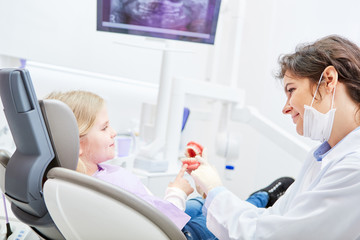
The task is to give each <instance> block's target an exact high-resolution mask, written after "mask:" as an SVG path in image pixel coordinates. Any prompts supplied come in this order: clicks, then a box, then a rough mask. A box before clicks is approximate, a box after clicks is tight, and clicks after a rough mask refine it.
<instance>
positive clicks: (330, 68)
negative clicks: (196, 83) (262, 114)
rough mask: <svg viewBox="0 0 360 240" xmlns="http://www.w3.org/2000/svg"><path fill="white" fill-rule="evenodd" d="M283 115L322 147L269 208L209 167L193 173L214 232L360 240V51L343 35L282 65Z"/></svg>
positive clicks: (329, 38) (288, 58)
mask: <svg viewBox="0 0 360 240" xmlns="http://www.w3.org/2000/svg"><path fill="white" fill-rule="evenodd" d="M279 64H280V71H279V73H278V75H277V77H279V78H281V79H283V85H284V90H285V93H286V96H287V101H286V104H285V106H284V108H283V113H284V114H288V115H290V116H291V117H292V120H293V122H294V124H295V125H296V131H297V133H298V134H299V135H303V136H305V137H309V138H311V139H313V140H319V141H321V142H322V143H321V144H320V145H319V146H318V147H316V148H315V149H313V150H312V151H311V152H310V153H309V155H308V157H307V159H306V160H305V161H304V165H303V167H302V169H301V171H300V173H299V176H298V177H297V178H296V180H295V182H294V183H293V184H292V185H291V186H290V188H289V189H288V190H287V191H286V192H285V194H284V196H283V197H281V198H280V199H279V200H278V201H277V202H275V204H274V205H273V206H272V207H270V208H262V209H261V208H256V207H254V206H253V205H251V204H249V203H247V202H245V201H243V200H241V199H239V198H238V197H237V196H235V195H234V194H232V193H231V192H230V191H229V190H227V189H226V188H225V187H223V186H222V183H221V181H220V178H219V177H217V176H218V174H217V172H216V171H215V170H214V169H213V168H212V167H211V166H210V165H209V164H208V163H207V161H206V159H201V158H200V159H199V160H200V161H201V162H202V163H201V164H200V166H199V168H198V169H197V170H195V171H192V173H191V175H192V177H193V178H194V180H195V183H196V185H197V189H198V190H199V191H200V192H203V193H205V194H206V196H207V198H206V201H205V205H204V209H203V211H204V212H205V214H207V226H208V228H209V230H210V231H212V232H213V233H214V235H215V236H216V237H218V238H219V239H277V240H279V239H307V240H309V239H327V240H329V239H360V209H359V208H358V207H357V206H358V204H359V202H360V127H359V126H360V112H359V107H360V49H359V47H358V46H356V45H355V44H354V43H352V42H350V41H349V40H347V39H345V38H343V37H340V36H335V35H333V36H327V37H324V38H322V39H320V40H318V41H316V42H314V43H311V44H306V45H301V46H299V47H297V48H296V51H295V53H292V54H288V55H283V56H281V57H280V58H279Z"/></svg>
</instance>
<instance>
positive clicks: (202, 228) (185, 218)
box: [46, 91, 216, 239]
mask: <svg viewBox="0 0 360 240" xmlns="http://www.w3.org/2000/svg"><path fill="white" fill-rule="evenodd" d="M46 98H47V99H56V100H60V101H62V102H64V103H65V104H67V105H68V106H69V107H70V108H71V110H72V111H73V113H74V115H75V118H76V120H77V124H78V127H79V135H80V136H79V137H80V149H79V162H78V166H77V171H78V172H81V173H84V174H86V175H89V176H93V177H95V178H98V179H101V180H103V181H106V182H109V183H111V184H114V185H117V186H119V187H121V188H123V189H125V190H127V191H129V192H131V193H133V194H135V195H137V196H138V197H140V198H142V199H143V200H145V201H147V202H148V203H150V204H151V205H153V206H154V207H155V208H157V209H158V210H159V211H161V212H162V213H163V214H165V215H166V216H167V217H169V219H171V220H172V221H173V222H174V223H175V224H176V226H177V227H178V228H179V229H182V231H183V233H184V234H185V236H186V237H187V239H216V238H215V236H214V235H213V234H212V233H211V232H210V231H209V230H208V229H207V228H206V219H205V217H204V215H202V214H201V211H194V210H192V207H194V206H195V207H196V208H198V209H201V207H202V202H200V201H198V200H196V199H191V200H189V201H187V202H186V198H187V196H188V195H189V194H191V193H192V192H193V191H194V189H193V188H192V187H191V185H190V184H189V182H188V181H187V180H186V179H184V178H183V175H184V173H185V170H186V167H187V165H186V164H185V165H184V166H183V167H182V169H181V170H180V172H179V174H178V176H177V177H176V178H175V180H174V181H173V182H171V183H170V184H169V185H168V188H167V189H166V194H165V197H164V199H160V198H158V197H156V196H154V195H153V194H152V193H151V192H150V191H149V190H148V189H147V188H146V187H145V185H143V184H142V182H141V181H140V179H139V178H138V177H136V176H135V175H133V174H132V173H130V172H129V171H127V170H126V169H123V168H121V167H119V166H115V165H110V164H106V163H104V162H105V161H107V160H110V159H112V158H114V156H115V142H114V138H115V135H116V132H115V131H114V129H113V128H112V127H111V126H110V122H109V117H108V112H107V108H106V104H105V101H104V99H102V98H101V97H100V96H98V95H96V94H94V93H91V92H86V91H70V92H64V93H61V92H53V93H51V94H50V95H48V96H47V97H46ZM185 205H187V208H189V210H187V211H185V212H184V210H185ZM187 213H188V214H187ZM189 215H190V216H189Z"/></svg>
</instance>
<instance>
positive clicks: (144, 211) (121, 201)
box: [44, 168, 186, 240]
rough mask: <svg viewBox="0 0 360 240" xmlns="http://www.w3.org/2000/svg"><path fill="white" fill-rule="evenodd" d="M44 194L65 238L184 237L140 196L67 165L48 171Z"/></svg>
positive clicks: (177, 238) (167, 219) (158, 239)
mask: <svg viewBox="0 0 360 240" xmlns="http://www.w3.org/2000/svg"><path fill="white" fill-rule="evenodd" d="M44 197H45V201H46V204H47V206H48V209H49V212H50V214H51V217H52V218H53V219H54V221H55V222H56V224H57V226H58V227H59V229H60V230H61V232H62V233H63V235H64V236H65V238H66V239H84V240H87V239H115V238H116V239H154V240H161V239H176V240H181V239H186V238H185V236H184V234H183V233H182V232H181V231H180V230H179V229H178V228H177V227H176V225H175V224H174V223H173V222H172V221H171V220H170V219H169V218H168V217H166V216H165V215H164V214H162V213H161V212H160V211H158V210H157V209H156V208H154V207H153V206H152V205H150V204H148V203H147V202H145V201H143V200H142V199H140V198H138V197H136V196H135V195H133V194H131V193H128V192H127V191H125V190H122V189H120V188H118V187H117V186H114V185H112V184H109V183H106V182H104V181H101V180H98V179H96V178H93V177H90V176H87V175H84V174H81V173H77V172H74V171H70V170H68V169H64V168H53V169H51V170H50V171H49V173H48V180H47V181H46V182H45V185H44Z"/></svg>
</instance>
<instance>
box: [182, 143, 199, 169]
mask: <svg viewBox="0 0 360 240" xmlns="http://www.w3.org/2000/svg"><path fill="white" fill-rule="evenodd" d="M203 149H204V148H203V147H202V146H201V145H200V144H198V143H196V142H189V143H188V144H187V145H186V148H185V156H186V159H183V160H182V162H183V164H187V165H188V167H187V170H190V171H193V170H196V169H197V168H198V167H199V166H200V162H199V161H198V160H197V159H196V158H195V157H196V156H200V157H202V153H203Z"/></svg>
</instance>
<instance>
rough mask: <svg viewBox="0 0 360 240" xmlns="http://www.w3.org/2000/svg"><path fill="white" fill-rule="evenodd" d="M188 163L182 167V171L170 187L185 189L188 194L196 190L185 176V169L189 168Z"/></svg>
mask: <svg viewBox="0 0 360 240" xmlns="http://www.w3.org/2000/svg"><path fill="white" fill-rule="evenodd" d="M187 167H188V166H187V164H184V165H183V166H182V168H181V169H180V172H179V173H178V175H177V176H176V178H175V180H174V181H173V182H170V183H169V186H168V187H176V188H179V189H181V190H183V191H184V192H185V193H186V195H187V196H189V195H190V194H191V193H193V192H194V188H193V187H192V186H191V185H190V183H189V181H188V180H186V179H185V178H184V174H185V171H186V169H187Z"/></svg>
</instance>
